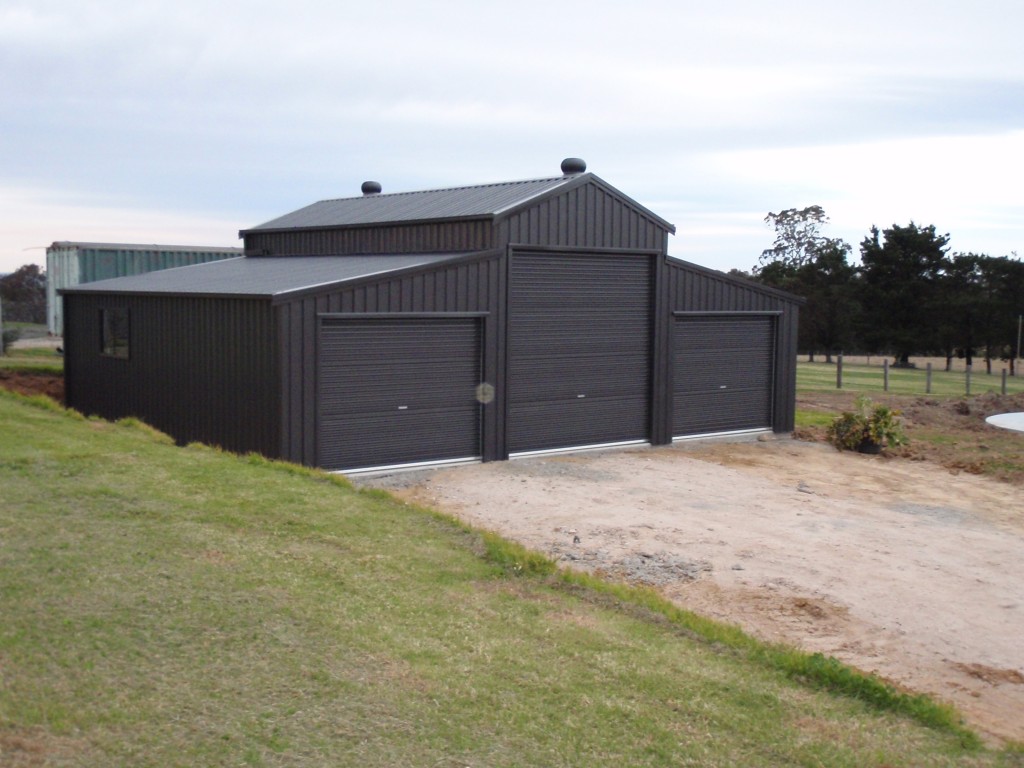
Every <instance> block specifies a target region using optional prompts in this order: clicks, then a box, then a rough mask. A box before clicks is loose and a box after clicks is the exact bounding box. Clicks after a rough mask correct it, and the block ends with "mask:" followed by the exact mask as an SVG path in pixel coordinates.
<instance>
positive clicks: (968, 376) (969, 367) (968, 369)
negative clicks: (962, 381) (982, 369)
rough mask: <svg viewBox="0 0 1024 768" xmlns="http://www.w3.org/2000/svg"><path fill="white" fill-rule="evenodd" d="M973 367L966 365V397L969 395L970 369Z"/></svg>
mask: <svg viewBox="0 0 1024 768" xmlns="http://www.w3.org/2000/svg"><path fill="white" fill-rule="evenodd" d="M973 367H974V366H972V365H968V366H967V375H966V379H967V394H968V395H969V394H971V368H973Z"/></svg>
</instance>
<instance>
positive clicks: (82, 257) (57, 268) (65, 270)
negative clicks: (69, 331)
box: [46, 242, 242, 336]
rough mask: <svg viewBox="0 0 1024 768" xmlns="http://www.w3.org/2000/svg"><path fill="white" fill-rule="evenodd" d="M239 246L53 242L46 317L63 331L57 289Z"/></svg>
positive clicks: (201, 259) (217, 256)
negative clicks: (195, 246) (94, 244)
mask: <svg viewBox="0 0 1024 768" xmlns="http://www.w3.org/2000/svg"><path fill="white" fill-rule="evenodd" d="M241 255H242V251H241V249H240V248H230V249H225V248H210V249H203V248H196V249H190V248H187V247H181V248H167V247H164V248H161V247H160V246H153V247H151V248H147V247H132V246H130V245H127V244H126V245H125V246H124V247H119V246H117V245H116V244H110V245H107V244H102V245H101V244H97V246H96V247H91V246H89V245H88V244H86V243H63V242H59V243H54V244H53V245H52V246H50V247H49V248H47V249H46V321H47V327H48V329H49V331H50V333H52V334H54V335H57V336H60V335H61V334H62V333H63V331H64V323H63V305H62V304H61V302H60V301H59V296H58V294H57V291H58V290H60V289H61V288H73V287H74V286H76V285H80V284H82V283H92V282H95V281H97V280H109V279H111V278H115V277H128V276H130V275H142V274H145V273H146V272H155V271H157V270H160V269H171V268H173V267H188V266H191V265H193V264H205V263H206V262H209V261H219V260H221V259H231V258H237V257H238V256H241Z"/></svg>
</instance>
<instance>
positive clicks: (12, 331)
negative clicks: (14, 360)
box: [0, 328, 21, 355]
mask: <svg viewBox="0 0 1024 768" xmlns="http://www.w3.org/2000/svg"><path fill="white" fill-rule="evenodd" d="M20 338H21V331H19V330H18V329H17V328H8V329H7V330H6V331H4V332H3V335H2V336H0V355H6V354H7V348H8V347H9V346H11V344H13V343H14V342H16V341H17V340H18V339H20Z"/></svg>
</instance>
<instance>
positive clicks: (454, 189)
mask: <svg viewBox="0 0 1024 768" xmlns="http://www.w3.org/2000/svg"><path fill="white" fill-rule="evenodd" d="M580 175H581V174H578V173H574V174H571V175H569V176H549V177H544V178H538V179H519V180H513V181H491V182H487V183H485V184H462V185H459V186H456V187H436V188H434V189H407V190H405V191H403V192H378V193H376V194H374V195H369V197H377V198H379V197H401V196H405V195H429V194H431V193H434V192H458V191H462V190H466V189H486V188H488V187H512V186H516V185H518V184H541V183H547V182H552V181H561V180H563V179H565V180H568V179H571V178H575V177H576V176H580ZM365 197H368V195H350V196H348V197H329V198H326V199H324V200H319V201H318V202H321V203H337V202H342V201H343V200H362V199H363V198H365Z"/></svg>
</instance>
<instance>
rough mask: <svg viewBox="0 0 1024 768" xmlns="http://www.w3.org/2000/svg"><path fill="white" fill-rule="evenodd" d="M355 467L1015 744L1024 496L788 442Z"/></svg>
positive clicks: (1023, 731) (1019, 707) (568, 563)
mask: <svg viewBox="0 0 1024 768" xmlns="http://www.w3.org/2000/svg"><path fill="white" fill-rule="evenodd" d="M1022 439H1024V436H1022ZM362 482H365V483H368V484H373V485H376V486H378V487H385V488H389V489H390V490H392V491H393V492H395V493H396V494H398V495H400V496H404V497H405V498H407V499H410V500H414V501H417V502H420V503H424V504H427V505H430V506H432V507H434V508H437V509H441V510H443V511H446V512H450V513H453V514H455V515H457V516H459V517H460V518H462V519H464V520H466V521H467V522H469V523H472V524H474V525H476V526H480V527H483V528H487V529H491V530H494V531H497V532H499V533H501V534H503V535H505V536H507V537H509V538H512V539H515V540H517V541H520V542H522V543H523V544H525V545H527V546H529V547H531V548H533V549H536V550H539V551H542V552H545V553H547V554H549V555H550V556H551V557H553V558H555V559H556V560H558V561H559V562H560V563H561V564H562V565H564V566H565V567H572V568H580V569H586V570H590V571H596V572H601V573H603V574H606V575H608V576H610V577H612V578H620V579H624V580H628V581H631V582H635V583H644V584H649V585H652V586H654V587H655V588H657V589H659V590H661V591H662V592H663V594H665V595H666V596H667V597H669V598H670V599H672V600H674V601H676V602H677V603H678V604H680V605H682V606H684V607H686V608H689V609H692V610H694V611H696V612H699V613H702V614H704V615H707V616H711V617H714V618H717V619H720V620H722V621H725V622H730V623H734V624H739V625H740V626H742V627H743V628H745V629H746V630H747V631H749V632H750V633H752V634H754V635H757V636H759V637H761V638H764V639H766V640H771V641H785V642H787V643H790V644H794V645H796V646H799V647H801V648H803V649H806V650H808V651H812V652H821V653H824V654H827V655H831V656H835V657H836V658H838V659H840V660H842V661H844V662H846V663H848V664H850V665H852V666H855V667H857V668H859V669H862V670H865V671H868V672H873V673H876V674H878V675H879V676H881V677H882V678H884V679H886V680H888V681H890V682H891V683H893V684H895V685H896V686H898V687H900V688H902V689H906V690H912V691H917V692H927V693H929V694H932V695H934V696H935V697H937V698H939V699H942V700H945V701H948V702H950V703H952V704H954V705H955V706H956V707H957V708H958V709H959V710H960V711H961V712H962V713H963V714H964V716H965V718H966V719H967V721H968V722H969V723H970V724H971V725H972V726H973V727H974V728H975V729H977V730H978V731H979V732H981V733H982V734H985V735H986V736H988V737H990V738H993V740H995V741H999V740H1007V739H1009V740H1015V741H1024V503H1022V499H1021V490H1020V489H1019V488H1018V487H1015V486H1013V485H1009V484H1005V483H1000V482H998V481H995V480H992V479H989V478H984V477H980V476H977V475H972V474H967V473H955V472H951V471H949V470H948V469H944V468H942V467H939V466H936V465H934V464H930V463H925V462H913V461H908V460H905V459H891V458H886V457H883V456H872V457H868V456H862V455H858V454H850V453H839V452H837V451H835V450H834V449H832V448H831V447H829V446H827V445H823V444H820V443H808V442H801V441H796V440H790V439H778V440H776V439H772V440H769V441H759V442H745V443H704V444H692V445H686V446H675V447H663V448H645V449H636V450H620V451H609V452H596V453H588V454H576V455H562V456H548V457H536V458H530V459H520V460H516V461H509V462H494V463H489V464H478V465H468V466H462V467H451V468H446V469H438V470H432V471H421V472H415V473H408V474H404V475H403V474H399V475H393V476H390V477H378V478H375V479H372V480H365V481H362Z"/></svg>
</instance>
